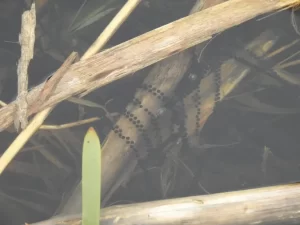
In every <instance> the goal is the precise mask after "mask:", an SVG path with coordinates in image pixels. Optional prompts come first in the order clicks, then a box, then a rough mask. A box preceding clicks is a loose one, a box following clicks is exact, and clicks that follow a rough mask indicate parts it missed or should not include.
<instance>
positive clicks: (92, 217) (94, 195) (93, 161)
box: [82, 127, 101, 225]
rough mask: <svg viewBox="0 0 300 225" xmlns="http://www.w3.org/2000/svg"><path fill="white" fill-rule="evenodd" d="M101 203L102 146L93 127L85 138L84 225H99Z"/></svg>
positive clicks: (83, 175) (83, 165) (83, 164)
mask: <svg viewBox="0 0 300 225" xmlns="http://www.w3.org/2000/svg"><path fill="white" fill-rule="evenodd" d="M100 203H101V145H100V140H99V137H98V135H97V133H96V131H95V130H94V128H93V127H90V128H89V129H88V131H87V133H86V135H85V137H84V141H83V152H82V224H83V225H99V220H100Z"/></svg>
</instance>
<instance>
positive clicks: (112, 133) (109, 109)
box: [0, 0, 300, 225]
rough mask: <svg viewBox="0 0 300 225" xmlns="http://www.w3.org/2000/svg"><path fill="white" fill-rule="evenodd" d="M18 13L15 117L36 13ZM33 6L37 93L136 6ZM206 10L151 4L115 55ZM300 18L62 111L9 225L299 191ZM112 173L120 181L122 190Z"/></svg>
mask: <svg viewBox="0 0 300 225" xmlns="http://www.w3.org/2000/svg"><path fill="white" fill-rule="evenodd" d="M207 1H208V0H207ZM17 2H18V1H13V0H6V1H3V3H0V24H2V25H3V26H2V27H3V30H2V31H1V35H0V40H1V43H2V44H1V45H0V58H1V60H0V61H1V63H0V84H1V86H2V87H1V88H0V94H1V95H0V100H1V104H2V105H3V107H5V103H4V102H7V103H8V102H10V101H12V100H14V99H15V97H16V93H17V89H16V83H17V74H16V62H17V61H18V59H19V54H20V52H19V46H18V45H16V44H14V43H11V42H14V41H17V39H18V34H19V31H20V20H21V14H22V11H23V10H24V8H26V7H27V6H26V4H25V2H30V1H24V4H23V5H22V4H21V5H20V4H19V3H17ZM35 2H36V7H37V27H36V40H35V41H36V43H35V49H34V50H35V52H34V60H33V61H32V62H31V65H30V69H29V84H30V86H31V87H32V86H35V85H37V84H39V83H41V82H43V81H45V80H51V78H49V77H48V74H49V73H52V72H53V71H55V70H56V69H57V68H58V67H59V66H60V65H61V64H62V62H63V61H64V60H65V59H66V57H67V56H68V55H69V54H70V53H71V52H73V51H76V52H78V53H79V55H83V53H84V52H86V49H88V47H89V46H90V45H91V44H92V43H93V41H94V40H95V39H96V38H97V37H98V35H99V34H100V33H101V32H102V31H103V30H104V29H105V27H106V26H107V24H108V23H109V22H110V21H111V20H112V18H113V17H114V16H115V15H116V14H117V12H118V11H119V10H120V9H121V8H122V6H123V5H124V4H125V3H126V2H127V1H125V0H124V1H123V0H113V1H112V0H103V1H98V0H89V1H87V0H84V1H82V0H65V1H56V0H48V1H44V0H43V1H40V0H36V1H35ZM196 2H197V1H196V0H185V1H181V0H151V1H141V2H140V3H139V4H138V5H137V6H136V8H135V10H132V12H131V14H130V16H129V17H128V18H126V20H125V22H124V23H123V24H122V25H121V26H120V27H119V29H118V30H117V31H116V32H115V34H114V35H113V36H112V38H111V39H110V40H109V41H108V43H107V45H105V49H108V48H110V47H112V46H116V45H118V44H120V43H122V42H125V41H128V40H130V39H131V38H134V37H136V36H139V35H142V34H144V33H146V32H148V31H151V30H153V29H155V28H158V27H160V26H163V25H165V24H167V23H170V22H172V21H175V20H177V19H179V18H182V17H184V16H186V15H187V14H188V13H189V11H190V9H191V8H192V7H193V5H194V4H195V3H196ZM28 4H29V3H28ZM296 9H297V7H296V6H295V7H294V8H293V9H292V10H289V11H287V10H283V11H280V12H279V13H275V14H274V13H271V14H270V15H268V17H266V16H265V15H264V16H261V17H259V18H255V19H254V20H251V21H249V22H246V23H244V24H241V25H239V26H237V27H234V28H231V29H229V30H226V31H224V32H221V33H219V34H217V35H216V36H214V37H213V38H212V39H210V40H209V41H207V42H205V43H204V45H201V44H200V45H198V46H196V48H192V49H189V50H188V51H186V52H183V53H178V54H176V55H174V56H171V57H169V58H168V59H166V60H165V61H162V62H158V63H156V64H155V65H153V66H148V67H146V68H144V69H142V70H140V71H138V72H136V73H135V74H133V75H132V76H128V77H127V78H124V79H121V80H119V81H116V82H113V83H111V84H109V85H107V86H105V87H102V88H99V89H97V90H95V91H93V92H91V93H89V94H87V95H86V96H84V97H81V96H72V97H70V98H69V99H68V100H67V101H63V102H61V103H60V104H59V105H57V106H56V107H55V108H54V110H53V111H52V112H51V114H50V116H49V117H48V118H47V120H46V122H45V124H47V125H45V124H44V125H43V126H41V127H40V129H39V130H38V131H37V132H36V134H35V135H34V136H32V137H31V138H30V140H29V142H28V143H27V144H26V145H25V146H24V147H23V148H22V150H21V151H20V152H19V153H18V154H17V156H16V157H15V158H14V159H13V161H12V162H11V163H10V164H9V165H8V167H7V168H6V170H5V171H4V173H3V174H2V175H1V177H0V218H1V219H2V220H3V221H1V220H0V223H1V224H2V223H3V224H21V223H24V222H29V223H31V222H35V221H41V220H44V219H46V218H49V217H51V216H53V215H57V214H60V213H61V212H64V213H67V214H68V213H69V214H72V213H80V212H82V223H83V225H96V224H99V223H98V221H99V218H100V205H101V204H102V206H104V207H107V206H111V205H117V204H128V203H136V202H145V201H153V200H159V199H171V198H177V197H185V196H192V195H206V194H212V193H219V192H225V191H232V190H241V189H249V188H254V187H261V186H269V185H274V184H279V183H286V182H290V181H294V180H299V179H300V175H299V174H300V173H299V165H300V164H299V163H300V160H299V156H300V155H299V146H300V139H299V138H298V134H299V133H300V123H299V122H298V121H299V113H300V106H299V101H300V98H299V96H300V92H299V85H300V78H299V75H298V74H299V73H298V71H299V69H300V65H299V64H300V59H299V52H300V41H299V32H298V28H297V24H300V21H299V18H298V12H297V10H296ZM16 15H19V17H18V18H17V19H16ZM182 32H185V31H184V30H183V31H182ZM103 66H105V65H103ZM181 73H182V74H181ZM174 74H175V75H176V76H175V75H174ZM168 76H169V77H168ZM176 79H177V80H176ZM175 80H176V81H175ZM39 97H40V96H39ZM48 97H49V96H48ZM2 101H3V102H2ZM89 127H90V128H89ZM87 129H88V131H87V132H86V130H87ZM96 130H97V132H96ZM17 134H18V133H17V132H15V130H14V129H13V127H10V128H9V129H7V130H5V131H3V132H1V133H0V140H1V144H2V145H1V146H2V152H1V154H3V152H4V151H5V149H6V148H7V147H8V146H9V145H10V143H11V142H12V141H13V140H14V138H15V137H16V136H17ZM100 139H101V140H103V141H101V144H100ZM82 146H83V148H82ZM101 149H102V150H103V149H105V150H106V151H105V154H103V155H101ZM110 151H111V152H113V151H115V152H116V154H115V155H113V156H112V155H110V154H109V152H110ZM104 157H106V160H105V163H106V164H105V166H106V168H105V169H103V167H101V166H102V165H101V159H103V158H104ZM108 159H109V160H108ZM108 162H109V169H108V168H107V163H108ZM103 165H104V164H103ZM120 165H122V166H123V167H121V166H120ZM117 166H120V167H117ZM120 168H122V169H120ZM103 171H104V172H106V173H105V176H103V175H102V177H104V178H103V179H104V180H105V181H106V183H109V184H107V185H105V184H104V183H103V180H101V172H102V174H103V173H104V172H103ZM114 173H118V176H115V177H110V176H112V174H114ZM81 177H82V183H80V182H79V181H80V179H81ZM101 182H102V183H101ZM113 183H115V184H116V185H113ZM78 184H79V187H80V188H81V187H82V196H81V195H80V199H81V198H82V205H80V206H79V205H78V204H77V203H78V202H76V204H75V202H70V201H69V197H70V196H71V197H74V193H80V192H73V190H74V189H75V190H77V188H78V186H77V185H78ZM80 185H81V186H80ZM108 185H110V186H109V188H107V187H108ZM101 186H102V187H103V186H105V188H103V190H101ZM74 187H75V188H74ZM77 197H78V196H77ZM101 200H102V201H101ZM201 204H202V202H201ZM74 208H76V210H74ZM78 209H79V210H78ZM2 215H3V217H2ZM5 219H6V220H5ZM4 220H5V221H4ZM10 221H12V222H11V223H10Z"/></svg>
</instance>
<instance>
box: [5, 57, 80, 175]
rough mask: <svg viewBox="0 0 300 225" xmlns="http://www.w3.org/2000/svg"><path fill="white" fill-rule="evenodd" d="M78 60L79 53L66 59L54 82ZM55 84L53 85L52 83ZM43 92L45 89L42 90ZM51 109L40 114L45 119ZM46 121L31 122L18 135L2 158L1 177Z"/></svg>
mask: <svg viewBox="0 0 300 225" xmlns="http://www.w3.org/2000/svg"><path fill="white" fill-rule="evenodd" d="M76 58H77V53H75V52H73V53H71V54H70V56H69V57H68V58H67V59H66V61H65V62H64V63H63V64H62V65H61V67H60V68H59V69H58V70H57V71H56V72H55V73H54V75H53V78H54V81H55V79H56V77H61V76H63V75H64V74H65V73H66V71H67V70H68V69H69V67H70V65H71V64H72V63H73V61H74V60H75V59H76ZM50 83H51V82H50ZM52 84H53V83H52ZM50 86H51V85H50ZM42 90H43V89H42ZM51 110H52V109H51V108H47V109H46V110H44V111H42V112H40V114H41V115H42V118H43V117H45V118H46V117H47V115H49V113H50V112H51ZM43 122H44V119H38V120H35V121H31V122H30V124H29V125H28V126H27V127H26V128H25V129H24V130H23V131H22V132H21V133H20V134H19V135H18V137H17V138H16V139H15V140H14V141H13V142H12V143H11V144H10V146H9V147H8V148H7V149H6V151H5V152H4V153H3V155H2V156H1V157H0V175H1V174H2V172H3V171H4V169H5V168H6V167H7V165H8V164H9V163H10V162H11V161H12V159H13V158H14V157H15V155H16V154H17V153H18V152H19V151H20V149H21V148H22V147H23V146H24V145H25V143H26V142H27V141H28V139H29V138H30V137H31V136H32V135H33V134H34V133H35V132H36V131H37V130H38V128H39V127H40V126H41V125H42V124H43Z"/></svg>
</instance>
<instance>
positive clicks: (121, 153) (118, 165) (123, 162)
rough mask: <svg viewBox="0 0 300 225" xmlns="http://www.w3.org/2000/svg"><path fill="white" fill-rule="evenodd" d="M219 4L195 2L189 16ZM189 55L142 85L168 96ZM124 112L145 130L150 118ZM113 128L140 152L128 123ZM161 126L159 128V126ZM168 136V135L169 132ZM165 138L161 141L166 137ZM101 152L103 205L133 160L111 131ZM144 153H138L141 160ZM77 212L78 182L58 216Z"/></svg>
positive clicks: (142, 97) (156, 104) (145, 98)
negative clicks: (117, 128) (121, 133)
mask: <svg viewBox="0 0 300 225" xmlns="http://www.w3.org/2000/svg"><path fill="white" fill-rule="evenodd" d="M220 2H223V1H222V0H218V1H217V0H214V1H205V2H203V1H198V2H197V3H196V4H195V6H194V7H193V9H192V11H191V13H195V12H197V11H199V10H201V9H205V8H208V7H210V6H212V4H217V3H220ZM192 57H193V54H192V52H191V51H189V50H188V51H183V52H181V53H178V54H176V55H174V56H172V57H169V58H168V59H166V60H164V61H161V62H159V63H157V64H156V65H155V66H154V67H153V68H152V70H151V71H150V73H149V75H148V76H147V78H146V79H145V80H144V82H143V84H145V85H150V86H152V87H155V88H157V89H158V90H160V91H161V92H162V93H163V94H164V96H165V97H170V96H172V94H173V92H174V90H175V88H176V86H177V84H178V83H179V82H180V80H181V79H182V77H183V75H184V74H185V72H186V71H187V69H188V67H189V65H190V62H191V59H192ZM135 99H138V100H139V101H140V102H141V104H142V105H143V106H145V107H146V108H147V110H148V112H150V113H152V114H154V112H156V111H157V110H158V109H159V108H160V107H161V106H162V102H161V101H160V100H159V99H158V98H156V97H155V96H153V95H152V94H151V93H149V92H145V91H137V92H136V94H135ZM127 108H128V111H129V112H130V113H131V114H132V115H135V116H136V117H137V118H138V119H139V121H140V122H141V124H143V127H144V129H147V128H148V127H149V126H150V123H151V117H149V115H148V113H146V112H145V111H144V109H143V108H140V107H139V106H134V105H132V104H129V105H128V106H127ZM116 126H118V127H119V128H120V129H121V130H124V131H126V132H124V133H123V135H125V136H127V137H129V138H130V140H131V141H133V142H134V143H135V148H136V149H139V150H142V147H141V146H140V145H141V143H140V142H141V139H142V138H141V136H142V134H141V132H139V131H138V130H137V129H136V127H133V126H132V125H131V123H130V121H129V120H128V119H127V118H126V117H125V116H121V117H120V119H119V120H118V121H117V123H116ZM163 126H164V125H162V127H163ZM169 134H170V133H169ZM168 137H169V136H165V137H164V138H168ZM102 151H103V153H102V165H103V169H102V170H103V172H102V184H103V186H102V196H103V200H102V204H103V205H105V203H106V202H107V200H108V199H109V198H110V196H111V195H112V194H113V193H114V192H115V191H116V189H117V188H118V187H119V186H120V185H121V184H122V183H123V182H124V181H126V180H127V179H128V178H129V176H130V174H131V173H132V171H133V170H134V168H135V167H136V165H137V158H136V156H135V154H136V153H135V152H133V151H132V148H131V147H130V146H129V145H128V144H126V142H124V140H123V139H121V138H119V136H118V134H116V133H115V132H114V131H111V132H110V133H109V134H108V136H107V139H106V141H105V143H104V146H103V150H102ZM143 155H144V153H141V157H143ZM80 210H81V189H80V183H79V184H78V186H77V187H76V188H75V189H74V192H73V193H72V195H71V197H70V198H69V200H68V201H67V202H66V203H65V205H64V206H63V208H62V210H61V213H63V214H68V213H79V212H80Z"/></svg>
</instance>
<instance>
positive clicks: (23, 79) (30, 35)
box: [14, 2, 36, 131]
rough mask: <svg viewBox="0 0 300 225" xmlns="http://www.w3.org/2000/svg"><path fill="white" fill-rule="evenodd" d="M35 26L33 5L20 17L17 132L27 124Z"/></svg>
mask: <svg viewBox="0 0 300 225" xmlns="http://www.w3.org/2000/svg"><path fill="white" fill-rule="evenodd" d="M35 26H36V12H35V3H34V2H33V3H32V5H31V9H30V10H28V11H25V12H24V13H23V15H22V26H21V33H20V35H19V42H20V45H21V57H20V60H19V63H18V69H17V73H18V97H17V111H16V117H15V121H14V122H15V128H16V130H17V131H18V130H19V126H20V123H21V128H22V129H24V128H25V127H26V126H27V124H28V120H27V109H28V104H27V100H26V97H27V94H28V67H29V63H30V61H31V59H32V58H33V55H34V42H35Z"/></svg>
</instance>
